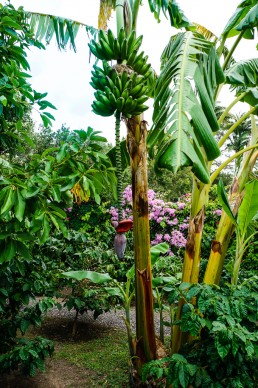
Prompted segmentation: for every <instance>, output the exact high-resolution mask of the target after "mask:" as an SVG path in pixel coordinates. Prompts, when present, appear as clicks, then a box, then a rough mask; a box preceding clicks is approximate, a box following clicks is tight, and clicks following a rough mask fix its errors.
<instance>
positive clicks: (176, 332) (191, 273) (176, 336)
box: [171, 177, 210, 354]
mask: <svg viewBox="0 0 258 388" xmlns="http://www.w3.org/2000/svg"><path fill="white" fill-rule="evenodd" d="M209 188H210V186H209V185H208V184H204V183H201V182H200V181H199V180H197V178H195V177H193V191H192V207H191V217H190V221H189V228H188V236H187V242H186V247H185V256H184V265H183V274H182V282H187V283H198V278H199V269H200V260H201V256H200V255H201V240H202V232H203V226H204V216H205V212H204V209H205V205H206V203H207V202H208V195H209ZM183 305H184V300H183V299H182V298H181V299H180V300H179V302H178V307H177V310H176V320H179V319H180V317H181V313H182V308H183ZM184 342H187V334H184V333H182V332H181V331H180V327H179V325H176V326H175V327H174V328H173V333H172V348H171V350H172V354H174V353H177V352H178V351H179V349H180V347H181V345H182V344H183V343H184Z"/></svg>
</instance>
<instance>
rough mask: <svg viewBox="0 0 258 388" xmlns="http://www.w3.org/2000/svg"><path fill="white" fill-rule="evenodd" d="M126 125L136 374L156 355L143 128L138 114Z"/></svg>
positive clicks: (142, 122) (144, 130)
mask: <svg viewBox="0 0 258 388" xmlns="http://www.w3.org/2000/svg"><path fill="white" fill-rule="evenodd" d="M126 125H127V147H128V152H129V155H130V159H131V171H132V195H133V222H134V227H133V233H134V259H135V297H136V341H137V342H136V358H135V366H136V368H137V371H138V373H139V374H140V373H141V369H142V366H143V364H144V363H145V362H147V361H151V360H153V359H155V358H156V340H155V329H154V311H153V297H152V277H151V259H150V229H149V212H148V183H147V152H146V133H147V128H146V122H145V121H142V120H141V117H139V116H137V117H132V118H131V119H128V120H127V122H126Z"/></svg>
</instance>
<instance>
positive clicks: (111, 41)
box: [107, 30, 115, 50]
mask: <svg viewBox="0 0 258 388" xmlns="http://www.w3.org/2000/svg"><path fill="white" fill-rule="evenodd" d="M107 37H108V42H109V47H110V48H111V50H114V40H115V37H114V34H113V32H112V30H108V32H107Z"/></svg>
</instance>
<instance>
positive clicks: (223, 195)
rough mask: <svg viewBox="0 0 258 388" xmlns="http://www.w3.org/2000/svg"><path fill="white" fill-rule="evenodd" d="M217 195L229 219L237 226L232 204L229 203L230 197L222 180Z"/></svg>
mask: <svg viewBox="0 0 258 388" xmlns="http://www.w3.org/2000/svg"><path fill="white" fill-rule="evenodd" d="M217 193H218V199H219V203H220V205H221V206H222V207H223V210H224V211H225V213H226V214H227V215H228V217H229V218H230V220H231V221H232V222H233V224H236V219H235V217H234V215H233V213H232V210H231V207H230V204H229V202H228V197H227V194H226V191H225V187H224V184H223V181H222V179H220V180H219V183H218V185H217Z"/></svg>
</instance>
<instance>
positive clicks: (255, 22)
mask: <svg viewBox="0 0 258 388" xmlns="http://www.w3.org/2000/svg"><path fill="white" fill-rule="evenodd" d="M257 26H258V4H256V5H254V6H253V7H252V8H251V9H250V10H249V12H248V13H247V15H246V16H245V17H244V18H243V19H242V20H241V22H240V23H239V24H238V25H237V26H236V30H237V31H243V30H248V29H253V30H254V28H255V27H256V28H257Z"/></svg>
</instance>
